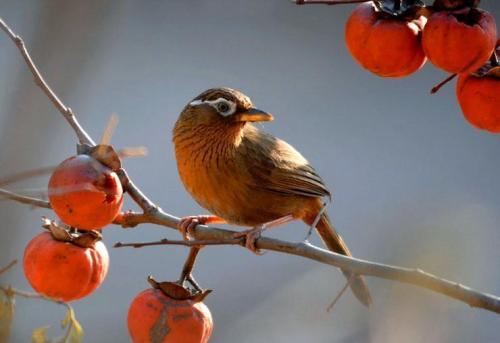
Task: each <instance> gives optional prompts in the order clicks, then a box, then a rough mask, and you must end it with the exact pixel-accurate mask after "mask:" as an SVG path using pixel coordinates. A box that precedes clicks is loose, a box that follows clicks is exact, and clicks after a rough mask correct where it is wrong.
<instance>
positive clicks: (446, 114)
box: [0, 0, 500, 343]
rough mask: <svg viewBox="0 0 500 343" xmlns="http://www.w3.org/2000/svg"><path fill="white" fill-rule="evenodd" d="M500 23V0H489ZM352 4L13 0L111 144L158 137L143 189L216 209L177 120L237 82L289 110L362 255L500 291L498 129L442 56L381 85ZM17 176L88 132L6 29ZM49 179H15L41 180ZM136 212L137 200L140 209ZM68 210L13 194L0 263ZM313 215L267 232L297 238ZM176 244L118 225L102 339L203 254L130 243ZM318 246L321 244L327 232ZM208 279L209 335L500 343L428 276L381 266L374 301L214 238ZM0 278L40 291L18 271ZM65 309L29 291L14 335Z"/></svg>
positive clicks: (85, 321)
mask: <svg viewBox="0 0 500 343" xmlns="http://www.w3.org/2000/svg"><path fill="white" fill-rule="evenodd" d="M482 7H483V8H485V9H487V10H489V11H490V12H492V13H494V15H495V17H496V19H497V22H498V21H500V16H499V14H500V3H498V1H492V0H489V1H483V6H482ZM352 9H353V7H352V6H337V7H326V6H301V7H299V6H295V5H293V4H291V3H290V2H289V1H287V0H267V1H263V0H261V1H246V0H216V1H214V0H211V1H209V0H188V1H186V0H177V1H173V0H170V1H141V2H140V1H98V0H92V1H63V0H57V1H56V0H53V1H36V0H18V1H2V2H1V3H0V16H1V17H2V18H4V19H5V20H6V22H7V23H8V24H10V25H11V27H12V28H13V29H14V30H15V31H16V32H17V33H18V34H20V35H21V36H22V37H23V38H24V39H25V41H26V43H27V45H28V47H29V49H30V51H31V53H32V56H33V58H34V60H35V61H36V63H37V65H38V66H39V68H40V70H41V72H42V73H43V75H44V76H45V77H46V79H47V81H48V82H49V84H50V85H51V86H52V87H53V89H54V90H55V91H56V92H57V94H58V95H59V96H60V97H61V98H62V100H63V101H64V102H65V103H66V104H67V105H68V106H70V107H71V108H72V109H73V110H74V111H75V112H76V113H77V114H78V118H79V120H80V122H81V124H82V125H83V126H84V127H85V128H86V129H87V131H88V132H89V133H90V134H91V135H92V136H93V137H94V138H96V139H98V138H99V137H100V135H101V134H102V132H103V129H104V127H105V125H106V122H107V120H108V118H109V117H110V115H111V114H112V113H117V114H118V116H119V118H120V123H119V126H118V128H117V130H116V133H115V135H114V136H113V139H112V143H113V144H114V145H115V146H116V147H118V148H121V147H126V146H139V145H144V146H146V147H148V149H149V152H150V153H149V155H148V156H147V157H144V158H140V159H128V160H126V161H125V167H126V168H127V170H128V172H129V174H130V175H131V176H132V178H133V179H134V180H135V182H136V183H137V184H138V185H139V186H140V187H141V188H142V189H143V190H144V191H145V192H146V194H148V195H149V196H150V197H151V198H152V199H153V200H154V201H155V202H157V203H158V204H159V205H160V206H161V207H162V208H163V209H165V210H166V211H168V212H170V213H173V214H175V215H178V216H185V215H192V214H201V213H205V211H204V210H203V209H202V208H200V207H198V205H197V204H196V203H195V202H194V201H193V200H192V199H191V198H190V196H189V195H188V194H187V193H186V191H185V190H184V188H183V186H182V184H181V183H180V180H179V178H178V176H177V170H176V165H175V160H174V155H173V149H172V144H171V129H172V127H173V124H174V122H175V120H176V118H177V115H178V113H179V112H180V111H181V109H182V108H183V106H184V105H185V104H186V103H187V102H188V101H189V100H190V99H192V98H193V97H194V96H196V95H197V94H198V93H200V92H201V91H203V90H205V89H207V88H209V87H214V86H229V87H234V88H239V89H241V90H243V91H244V92H245V93H246V94H247V95H249V96H250V97H251V98H252V100H253V102H254V104H256V106H257V107H259V108H261V109H264V110H267V111H269V112H271V113H273V114H274V115H275V121H274V122H272V123H266V125H265V130H267V131H269V132H271V133H273V134H275V135H276V136H278V137H281V138H283V139H285V140H286V141H288V142H289V143H291V144H292V145H294V146H295V147H297V148H298V150H299V151H301V152H302V153H303V154H304V155H305V156H306V157H307V158H308V159H309V160H310V162H311V164H312V165H313V166H315V168H316V169H317V170H318V172H319V173H320V174H321V175H322V176H323V178H324V180H325V182H326V184H327V185H328V186H329V188H331V189H332V190H333V194H334V202H333V204H332V205H330V208H329V211H330V213H331V215H332V217H333V219H334V223H335V224H336V226H337V228H338V229H339V231H340V232H341V234H342V235H343V236H344V238H345V240H346V241H347V243H348V244H349V246H350V247H351V250H352V251H353V253H354V255H355V256H357V257H360V258H365V259H369V260H373V261H378V262H384V263H390V264H396V265H402V266H408V267H420V268H422V269H424V270H426V271H428V272H431V273H435V274H437V275H440V276H442V277H446V278H449V279H451V280H455V281H458V282H462V283H464V284H467V285H469V286H471V287H473V288H476V289H478V290H481V291H485V292H489V293H493V294H497V295H499V294H500V272H499V262H500V249H499V246H500V227H499V226H500V211H499V208H500V182H499V175H500V159H499V150H500V137H499V136H498V135H497V136H495V135H491V134H487V133H483V132H480V131H478V130H476V129H474V128H472V127H471V126H469V125H468V124H467V123H466V122H465V121H464V119H463V118H462V114H461V112H460V109H459V107H458V105H457V103H456V99H455V93H454V86H453V85H452V84H450V85H448V86H447V87H445V88H443V89H442V90H441V91H440V92H439V93H438V94H437V95H434V96H430V95H429V94H428V93H429V89H430V88H431V87H432V86H433V85H434V84H436V83H437V82H438V81H440V80H441V79H443V77H445V74H443V73H442V72H440V71H438V70H436V69H434V68H433V67H432V66H431V65H430V64H427V65H426V66H425V67H424V68H423V70H421V71H420V72H418V73H417V74H414V75H413V76H411V77H409V78H406V79H381V78H378V77H375V76H373V75H372V74H370V73H369V72H367V71H365V70H363V69H361V68H360V67H359V66H358V65H357V64H356V63H355V62H354V61H353V60H352V59H351V57H350V56H349V55H348V53H347V51H346V47H345V43H344V39H343V34H344V23H345V21H346V20H347V17H348V15H349V13H350V12H351V11H352ZM0 51H1V54H0V75H1V77H0V147H1V148H0V177H2V176H6V175H10V174H12V173H16V172H19V171H23V170H27V169H32V168H36V167H40V166H49V165H54V164H57V163H59V162H60V161H62V160H63V159H65V158H66V157H68V156H69V155H72V154H74V153H75V144H76V138H75V136H74V133H73V132H72V131H71V130H70V129H69V127H68V125H67V124H66V122H65V121H64V120H62V118H61V115H60V114H59V113H58V112H57V111H56V109H55V108H54V107H53V106H52V105H51V104H50V103H49V101H48V99H47V98H46V97H45V96H44V95H43V94H42V92H41V91H40V90H39V89H38V88H37V87H36V86H35V84H34V83H33V82H32V77H31V74H30V73H29V72H28V70H27V68H26V66H25V64H24V62H23V60H22V58H21V57H20V55H19V53H18V51H17V50H16V48H15V46H14V45H13V44H12V42H11V41H10V40H8V38H7V37H6V36H5V35H3V34H2V35H0ZM46 183H47V177H41V178H38V179H34V180H30V181H27V182H24V183H20V184H15V185H12V186H11V187H10V189H14V190H19V189H33V188H35V189H36V188H44V187H45V186H46ZM125 207H126V208H134V209H135V206H134V204H133V203H132V202H130V201H127V203H126V206H125ZM42 215H49V216H52V217H53V214H52V213H50V212H49V211H46V210H41V209H30V208H29V207H26V206H24V205H20V204H17V203H14V202H9V201H0V218H1V225H0V230H1V232H0V265H5V264H7V263H8V262H9V261H10V260H12V259H15V258H17V259H19V260H20V261H21V260H22V255H23V250H24V247H25V245H26V244H27V243H28V242H29V240H30V239H31V238H32V237H33V236H34V235H35V234H37V233H38V232H40V230H41V229H40V216H42ZM305 232H306V228H305V227H304V225H303V224H301V223H294V224H291V225H287V226H286V227H283V228H281V229H279V230H274V231H273V232H270V233H268V234H269V235H272V236H274V237H279V238H281V239H285V240H291V241H300V240H301V239H302V238H303V237H304V234H305ZM164 237H170V238H179V237H180V236H179V234H178V233H176V232H175V231H173V230H168V229H165V228H160V227H155V226H152V225H144V226H141V227H140V228H137V229H129V230H123V229H120V228H117V227H109V228H107V229H106V230H105V232H104V241H105V243H106V244H107V245H108V247H109V250H110V255H111V266H110V271H109V274H108V277H107V280H106V281H105V283H104V284H103V285H102V287H101V288H100V289H98V290H97V291H96V292H95V293H94V294H93V295H92V296H91V297H89V298H86V299H84V300H81V301H78V302H75V303H74V304H73V305H74V308H75V311H76V314H77V318H78V319H79V320H80V322H81V324H82V325H83V327H84V328H85V331H86V336H85V340H86V341H87V342H126V341H128V340H129V339H128V333H127V329H126V314H127V309H128V305H129V303H130V302H131V300H132V299H133V297H134V296H135V295H136V294H137V293H138V292H140V291H141V290H143V289H145V288H147V287H148V284H147V283H146V281H145V280H146V276H147V275H149V274H152V275H154V276H155V277H156V278H157V279H161V280H175V279H176V278H177V277H178V275H179V273H180V270H181V266H182V263H183V261H184V258H185V257H186V255H187V249H186V248H183V247H172V246H168V247H155V248H144V249H141V250H133V249H113V248H112V245H113V244H114V243H115V242H117V241H124V242H127V241H129V242H130V241H147V240H156V239H160V238H164ZM314 243H317V244H319V241H318V239H317V238H316V237H315V238H314ZM195 275H196V277H197V279H198V281H200V282H201V284H202V285H203V286H204V287H206V288H211V289H214V290H215V291H214V293H213V294H212V295H211V296H210V297H209V298H208V299H207V301H206V302H207V304H208V306H209V307H210V308H211V310H212V314H213V316H214V320H215V330H214V334H213V339H212V342H306V341H307V342H345V343H348V342H374V343H378V342H472V341H474V342H495V341H496V342H498V328H499V325H500V317H499V316H498V315H495V314H492V313H490V312H486V311H483V310H478V309H472V308H469V307H468V306H467V305H465V304H463V303H460V302H457V301H455V300H451V299H449V298H446V297H444V296H441V295H438V294H435V293H431V292H429V291H426V290H422V289H419V288H416V287H412V286H408V285H403V284H399V283H397V282H391V281H386V280H380V279H376V278H369V280H368V282H369V285H370V288H371V290H372V293H373V297H374V300H375V304H374V306H373V308H371V309H370V310H367V309H365V308H363V307H362V306H361V305H360V304H359V303H358V302H357V301H356V300H355V298H354V297H353V296H352V294H351V293H349V292H348V293H346V295H345V296H344V297H343V298H342V299H341V300H340V302H339V303H338V304H337V305H336V307H335V308H334V311H333V312H331V313H326V311H325V309H326V307H327V305H328V304H329V303H330V301H331V300H332V299H333V298H334V297H335V295H336V294H337V292H338V291H339V290H340V289H341V288H342V286H343V285H344V278H343V276H342V274H341V273H339V272H338V271H337V270H335V269H333V268H331V267H328V266H324V265H320V264H318V263H313V262H311V261H308V260H305V259H302V258H298V257H292V256H288V255H281V254H276V253H271V252H269V253H266V254H264V255H263V256H261V257H257V256H255V255H253V254H251V253H250V252H248V251H246V250H244V249H241V248H237V247H217V248H214V247H212V248H210V247H208V248H206V249H204V250H203V251H202V253H201V258H200V261H199V264H198V267H197V268H196V271H195ZM0 283H1V284H12V285H14V286H15V287H18V288H22V289H30V286H29V285H28V284H27V281H26V280H25V278H24V275H23V272H22V268H21V265H18V266H17V267H16V268H14V269H13V270H12V271H10V272H9V273H7V274H5V275H2V276H1V277H0ZM63 316H64V310H63V309H62V308H61V307H60V306H57V305H53V304H50V303H45V302H42V301H35V300H24V299H19V300H18V302H17V315H16V318H15V327H14V332H13V337H12V341H13V342H27V341H30V335H31V330H32V329H34V328H35V327H39V326H43V325H48V324H50V325H52V326H53V328H52V329H51V331H50V333H51V334H52V335H57V334H58V330H59V329H58V326H59V324H58V323H59V322H58V321H59V319H61V318H62V317H63Z"/></svg>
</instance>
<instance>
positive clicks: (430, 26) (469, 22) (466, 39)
mask: <svg viewBox="0 0 500 343" xmlns="http://www.w3.org/2000/svg"><path fill="white" fill-rule="evenodd" d="M496 35H497V29H496V23H495V18H494V17H493V16H492V15H491V14H490V13H488V12H486V11H483V10H481V9H477V8H466V9H461V10H457V11H439V12H435V13H433V14H432V15H431V16H430V17H429V19H428V20H427V24H426V25H425V27H424V30H423V34H422V46H423V48H424V51H425V54H426V55H427V57H428V58H429V60H430V61H431V62H432V64H434V65H435V66H436V67H438V68H440V69H443V70H445V71H447V72H449V73H465V72H473V71H475V70H477V69H478V68H479V67H481V66H482V65H483V64H484V63H486V61H487V60H488V58H489V57H490V56H491V54H492V52H493V50H494V48H495V42H496Z"/></svg>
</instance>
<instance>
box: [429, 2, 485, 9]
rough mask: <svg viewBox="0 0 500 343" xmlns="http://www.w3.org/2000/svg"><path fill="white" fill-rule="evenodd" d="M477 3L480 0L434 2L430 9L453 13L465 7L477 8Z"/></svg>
mask: <svg viewBox="0 0 500 343" xmlns="http://www.w3.org/2000/svg"><path fill="white" fill-rule="evenodd" d="M479 2H480V0H435V1H434V4H432V8H433V9H434V10H436V11H443V10H446V11H455V10H460V9H463V8H467V7H469V8H471V7H472V8H474V7H477V6H478V5H479Z"/></svg>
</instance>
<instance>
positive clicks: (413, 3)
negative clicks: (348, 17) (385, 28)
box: [373, 0, 425, 18]
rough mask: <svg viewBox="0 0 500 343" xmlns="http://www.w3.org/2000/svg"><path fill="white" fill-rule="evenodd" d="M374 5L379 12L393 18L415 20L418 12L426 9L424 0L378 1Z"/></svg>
mask: <svg viewBox="0 0 500 343" xmlns="http://www.w3.org/2000/svg"><path fill="white" fill-rule="evenodd" d="M373 3H374V4H375V7H376V8H377V9H378V10H379V11H381V12H383V13H385V14H388V15H389V16H391V17H411V18H414V17H415V14H416V13H417V12H420V11H421V9H422V8H425V3H424V2H423V1H422V0H377V1H374V2H373Z"/></svg>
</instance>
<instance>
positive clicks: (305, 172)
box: [242, 131, 331, 197]
mask: <svg viewBox="0 0 500 343" xmlns="http://www.w3.org/2000/svg"><path fill="white" fill-rule="evenodd" d="M242 144H243V145H244V147H243V151H244V155H245V156H244V160H245V164H246V165H247V169H248V172H249V173H250V175H251V176H252V179H253V180H254V183H255V187H259V188H264V189H266V190H269V191H273V192H278V193H281V194H284V195H301V196H306V197H323V196H328V197H331V194H330V191H329V190H328V189H327V188H326V186H325V184H324V183H323V180H322V179H321V177H320V176H319V175H318V174H317V173H316V171H315V170H314V168H313V167H312V166H311V165H310V164H309V163H308V162H307V160H306V159H305V158H304V157H303V156H302V155H301V154H300V153H299V152H298V151H297V150H295V149H294V148H293V147H292V146H291V145H289V144H288V143H286V142H284V141H282V140H280V139H278V138H276V137H273V136H271V135H268V134H265V133H263V132H261V131H252V132H251V133H250V134H248V135H246V136H245V138H244V139H243V142H242Z"/></svg>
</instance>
